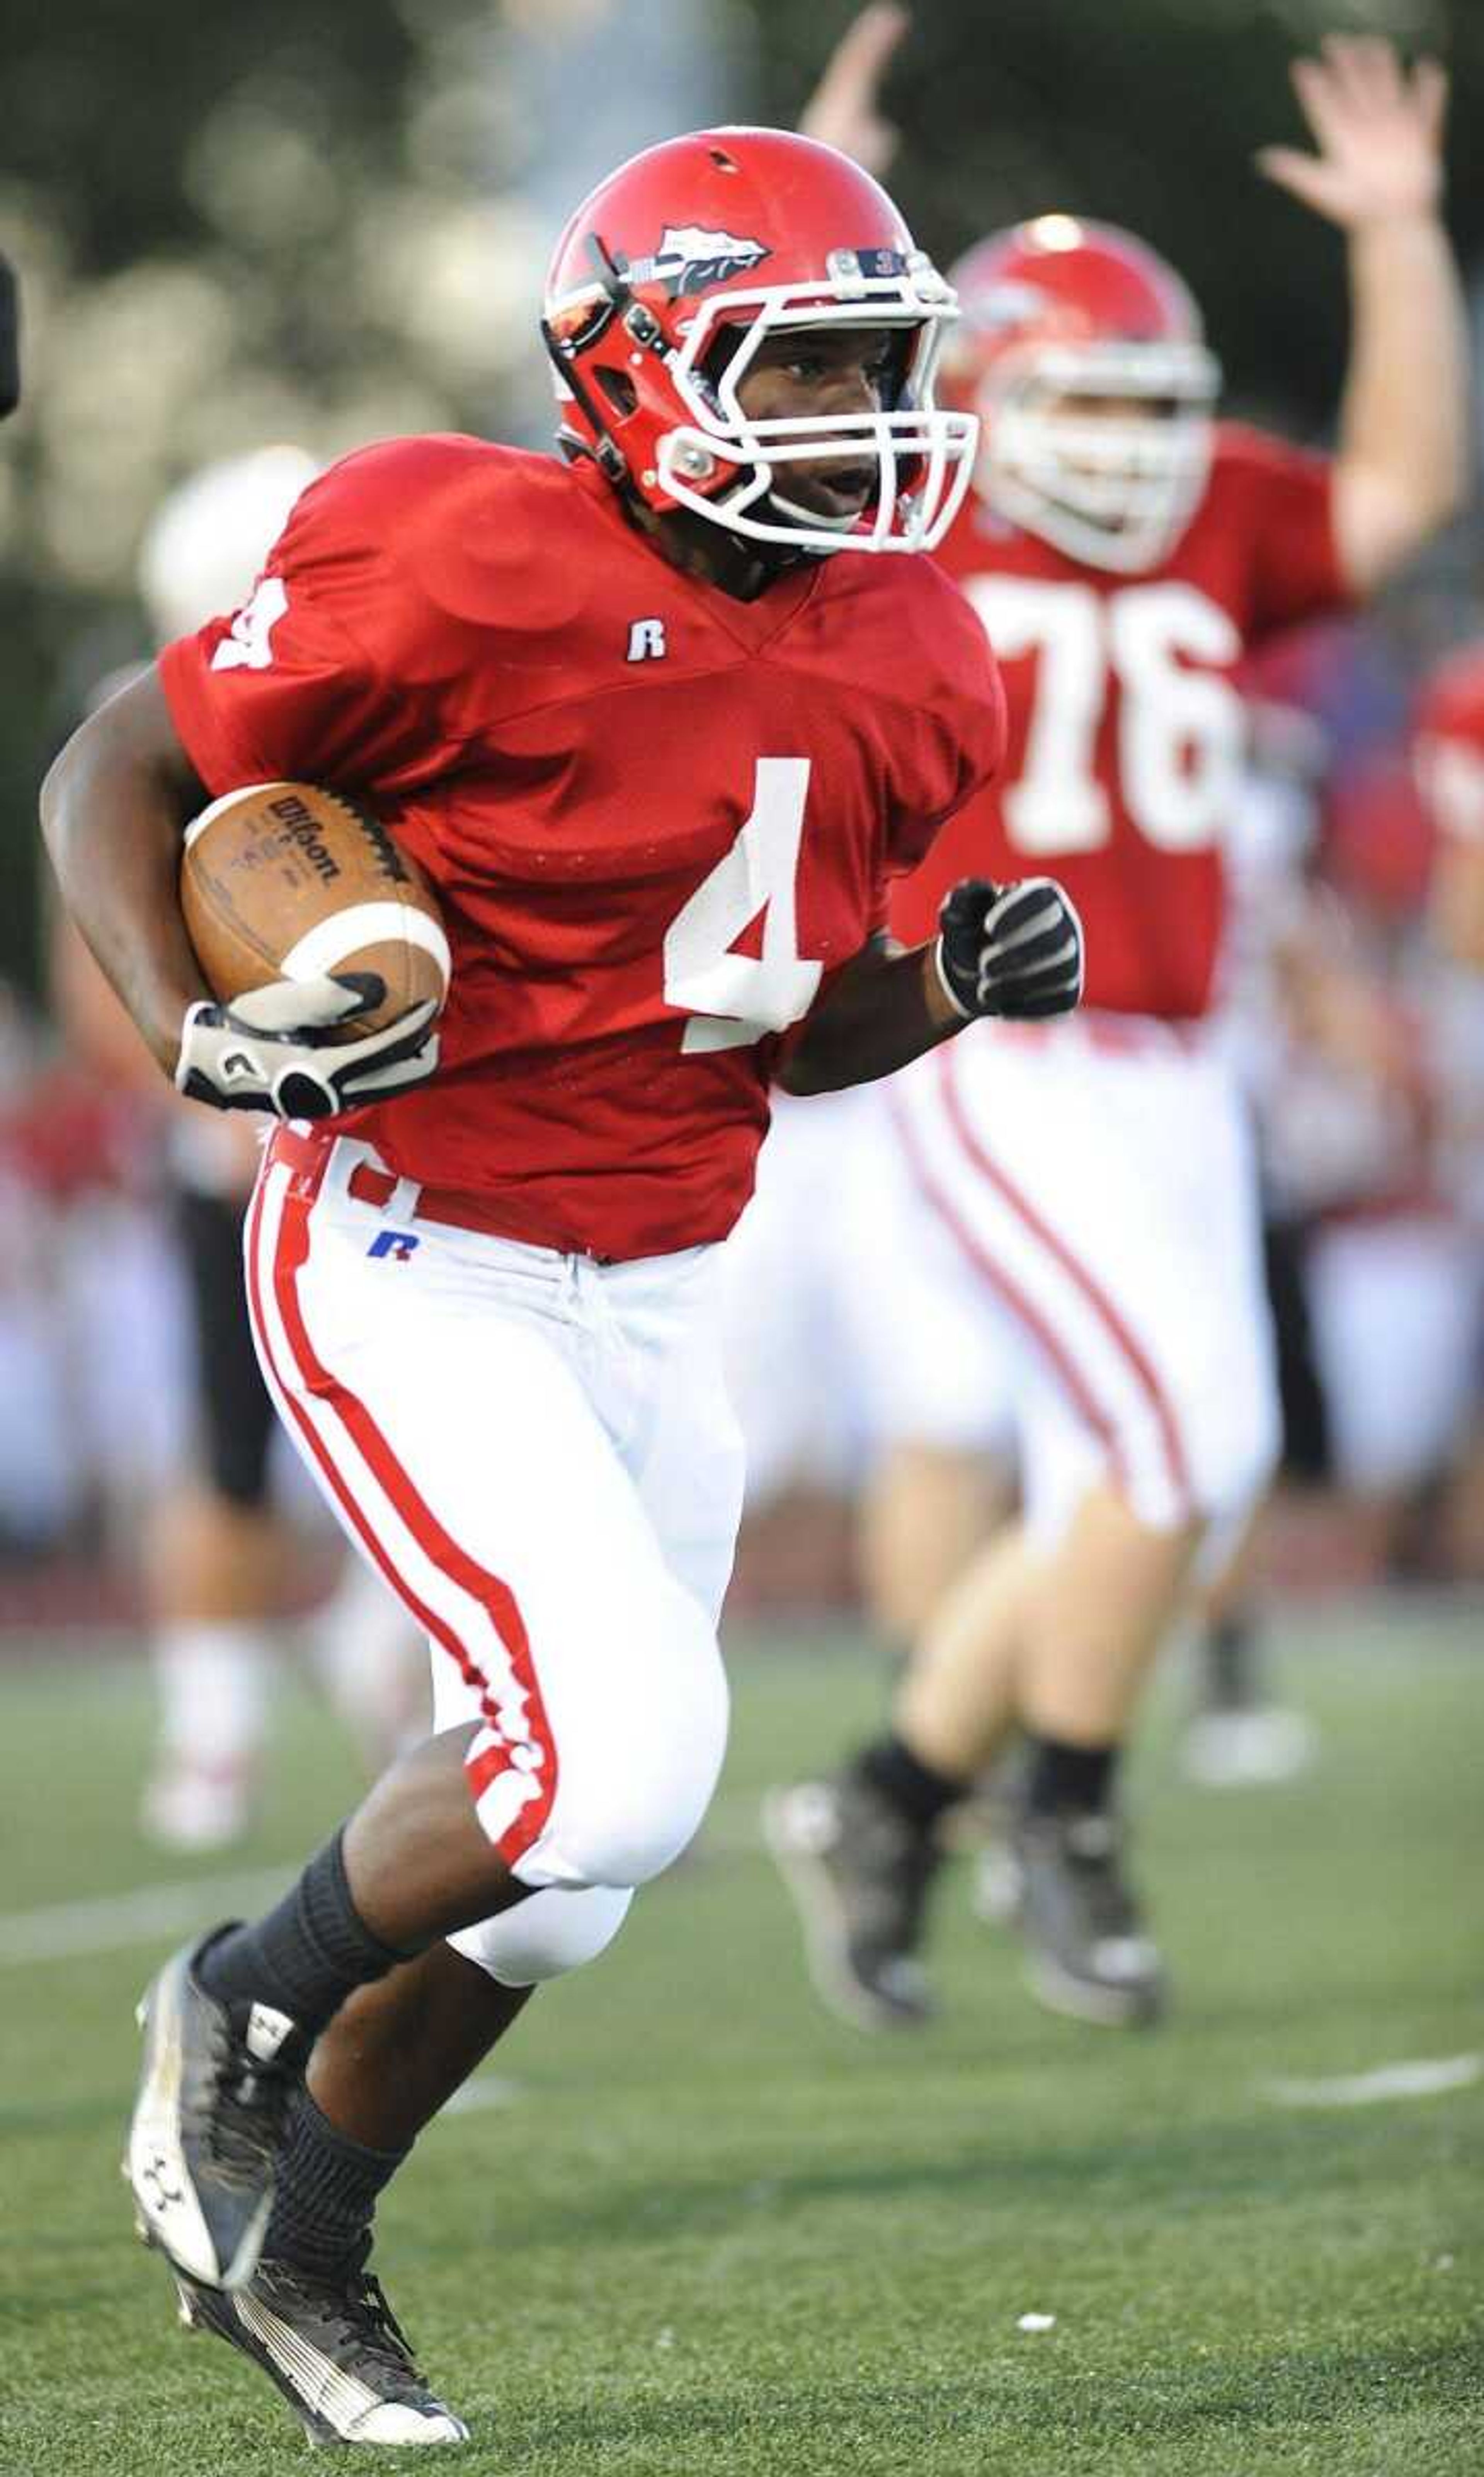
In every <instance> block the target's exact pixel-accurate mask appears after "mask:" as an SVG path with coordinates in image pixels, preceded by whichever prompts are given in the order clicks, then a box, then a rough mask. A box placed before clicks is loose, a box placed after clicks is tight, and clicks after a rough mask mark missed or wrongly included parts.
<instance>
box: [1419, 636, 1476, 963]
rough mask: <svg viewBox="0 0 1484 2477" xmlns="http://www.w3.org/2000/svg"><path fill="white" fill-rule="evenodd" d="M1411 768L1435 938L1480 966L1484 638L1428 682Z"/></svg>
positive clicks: (1448, 952) (1462, 959)
mask: <svg viewBox="0 0 1484 2477" xmlns="http://www.w3.org/2000/svg"><path fill="white" fill-rule="evenodd" d="M1416 770H1417V783H1418V788H1419V790H1420V791H1421V797H1422V803H1423V806H1424V808H1425V809H1426V812H1427V815H1428V818H1429V820H1430V822H1431V825H1432V829H1433V834H1434V837H1435V845H1434V858H1433V875H1432V919H1433V927H1434V929H1435V931H1436V934H1437V939H1438V943H1439V945H1440V946H1441V947H1442V949H1443V952H1444V953H1445V954H1446V955H1448V956H1451V957H1452V959H1453V961H1454V962H1455V963H1466V964H1468V965H1470V966H1471V968H1474V969H1484V643H1480V644H1471V645H1463V646H1460V647H1459V648H1458V650H1457V652H1456V653H1453V654H1450V655H1449V656H1448V658H1447V660H1446V662H1445V663H1440V664H1439V666H1438V668H1437V670H1436V671H1435V672H1434V673H1433V675H1432V677H1431V678H1430V679H1429V680H1428V681H1427V682H1426V684H1425V686H1424V688H1423V692H1422V695H1421V701H1420V704H1419V708H1418V718H1417V735H1416Z"/></svg>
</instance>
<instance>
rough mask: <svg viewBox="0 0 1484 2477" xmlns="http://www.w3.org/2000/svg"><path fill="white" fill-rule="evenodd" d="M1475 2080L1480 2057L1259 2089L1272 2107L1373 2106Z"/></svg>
mask: <svg viewBox="0 0 1484 2477" xmlns="http://www.w3.org/2000/svg"><path fill="white" fill-rule="evenodd" d="M1481 2080H1484V2056H1437V2057H1431V2058H1429V2057H1419V2058H1418V2059H1417V2060H1416V2061H1415V2062H1413V2063H1411V2064H1377V2065H1376V2066H1375V2068H1374V2069H1373V2070H1372V2071H1371V2072H1369V2073H1340V2074H1337V2075H1336V2076H1335V2077H1334V2078H1333V2079H1332V2080H1329V2081H1314V2082H1302V2081H1270V2082H1263V2083H1261V2084H1260V2085H1259V2088H1260V2090H1261V2093H1262V2096H1263V2097H1264V2098H1266V2099H1270V2100H1271V2101H1272V2103H1273V2105H1274V2106H1275V2107H1376V2106H1379V2105H1380V2103H1381V2102H1382V2101H1383V2100H1385V2099H1392V2098H1437V2097H1439V2096H1440V2095H1441V2094H1442V2092H1443V2091H1445V2090H1456V2089H1468V2088H1469V2087H1470V2085H1471V2083H1473V2082H1476V2081H1481Z"/></svg>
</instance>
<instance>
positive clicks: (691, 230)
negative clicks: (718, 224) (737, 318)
mask: <svg viewBox="0 0 1484 2477" xmlns="http://www.w3.org/2000/svg"><path fill="white" fill-rule="evenodd" d="M771 256H772V252H771V250H770V249H769V248H768V246H767V242H766V241H761V240H742V239H740V238H738V236H737V235H736V234H735V233H728V232H703V231H702V229H701V227H700V226H699V225H698V224H667V225H666V227H665V231H664V233H663V235H662V237H661V239H660V245H659V247H658V249H656V250H655V251H654V252H653V254H652V256H650V257H648V258H637V259H635V260H634V261H633V262H632V263H630V264H629V265H627V266H625V265H623V263H622V261H621V260H620V262H619V266H620V271H621V272H622V273H623V274H624V275H625V276H627V278H628V280H629V282H630V283H631V284H661V285H663V286H664V288H665V290H666V292H667V294H668V296H669V298H670V300H671V301H678V300H679V299H680V298H681V296H682V295H683V294H684V293H687V292H704V291H705V290H706V288H707V287H708V286H709V285H712V284H725V283H726V281H727V279H728V278H729V277H730V276H733V275H745V274H746V273H747V271H748V270H749V268H751V267H754V266H759V265H761V263H762V262H763V260H764V259H765V258H770V257H771Z"/></svg>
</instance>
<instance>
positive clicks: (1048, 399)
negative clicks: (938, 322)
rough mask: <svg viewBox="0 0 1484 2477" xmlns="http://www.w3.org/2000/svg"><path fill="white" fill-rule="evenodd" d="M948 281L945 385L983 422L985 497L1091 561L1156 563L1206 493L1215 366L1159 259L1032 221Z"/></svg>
mask: <svg viewBox="0 0 1484 2477" xmlns="http://www.w3.org/2000/svg"><path fill="white" fill-rule="evenodd" d="M949 281H950V282H951V283H952V284H953V285H954V286H955V288H956V289H957V291H958V295H959V303H960V309H961V312H962V315H963V325H962V327H961V330H960V333H959V336H958V337H957V338H955V339H954V348H953V358H952V362H951V364H950V366H949V368H948V369H947V370H946V371H945V373H944V377H945V384H946V389H947V391H948V392H949V394H950V396H951V398H952V400H954V401H956V402H960V403H964V404H968V405H971V406H972V407H973V409H974V410H975V411H976V412H977V413H979V414H980V416H981V419H982V422H983V430H982V434H981V442H982V443H981V450H980V460H979V469H978V477H977V478H978V487H979V488H980V489H981V491H982V492H983V494H984V496H985V498H986V499H987V500H988V501H989V503H990V505H991V506H992V507H993V508H994V509H996V510H997V511H998V513H1000V514H1002V515H1004V516H1005V517H1007V518H1008V519H1009V521H1010V522H1011V523H1012V524H1016V525H1022V526H1024V527H1025V528H1026V529H1027V530H1028V531H1029V532H1031V533H1035V534H1040V535H1042V536H1043V537H1044V538H1045V540H1047V541H1049V542H1054V543H1055V544H1056V545H1057V547H1058V548H1059V549H1061V550H1065V551H1068V552H1069V553H1070V554H1071V556H1072V557H1073V558H1074V559H1081V560H1086V561H1088V562H1090V563H1092V564H1093V565H1094V566H1095V567H1111V568H1119V569H1127V570H1138V569H1142V568H1147V567H1154V566H1156V565H1158V563H1159V562H1160V561H1161V560H1162V559H1164V558H1165V557H1166V555H1167V554H1168V553H1169V552H1170V550H1172V549H1173V547H1174V544H1175V542H1176V541H1177V540H1178V539H1179V537H1180V535H1181V534H1182V533H1183V532H1184V530H1185V527H1186V526H1187V524H1188V523H1189V522H1190V519H1191V517H1192V515H1193V514H1194V513H1195V509H1196V507H1197V506H1198V505H1199V502H1200V497H1201V493H1202V491H1203V490H1204V488H1205V486H1206V476H1207V472H1208V469H1209V465H1210V459H1211V411H1212V407H1213V405H1214V403H1215V401H1216V396H1217V392H1218V389H1219V388H1220V376H1221V374H1220V368H1219V366H1218V364H1217V363H1216V361H1215V359H1214V357H1213V356H1212V355H1211V354H1210V353H1209V352H1208V351H1207V350H1206V347H1205V344H1204V343H1203V341H1202V339H1201V321H1200V313H1199V311H1198V310H1197V309H1196V307H1195V301H1194V299H1193V298H1192V296H1191V294H1190V292H1189V291H1188V290H1187V288H1186V287H1185V285H1184V284H1183V283H1182V282H1181V280H1180V278H1179V276H1178V275H1176V273H1175V271H1174V269H1173V267H1172V266H1169V265H1167V264H1166V263H1165V261H1164V260H1163V259H1162V258H1159V257H1157V256H1156V254H1155V252H1154V251H1153V250H1151V249H1146V248H1145V246H1144V242H1143V241H1139V240H1135V238H1133V236H1132V234H1131V233H1125V232H1119V230H1118V229H1117V228H1116V226H1114V225H1112V224H1095V223H1086V222H1084V221H1083V220H1082V219H1081V217H1080V216H1072V215H1038V216H1037V217H1036V219H1035V221H1034V222H1032V223H1026V224H1018V225H1017V226H1016V227H1015V228H1014V230H1012V231H1009V232H1003V233H996V234H994V235H993V236H992V238H990V239H989V240H983V241H980V242H979V243H978V245H977V246H976V247H975V248H973V249H971V250H970V251H969V252H968V256H967V257H966V258H963V259H961V260H960V261H959V263H958V264H957V266H955V267H954V268H953V269H952V271H951V274H950V277H949ZM1079 408H1080V410H1079Z"/></svg>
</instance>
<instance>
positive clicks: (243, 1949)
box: [196, 1832, 409, 2038]
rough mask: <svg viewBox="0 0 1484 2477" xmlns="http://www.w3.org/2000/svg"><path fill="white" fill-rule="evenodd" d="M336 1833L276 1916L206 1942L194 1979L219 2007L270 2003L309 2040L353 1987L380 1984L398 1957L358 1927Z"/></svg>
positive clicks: (359, 1922) (362, 1926)
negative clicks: (287, 2016) (197, 1979)
mask: <svg viewBox="0 0 1484 2477" xmlns="http://www.w3.org/2000/svg"><path fill="white" fill-rule="evenodd" d="M340 1839H341V1835H340V1833H339V1832H338V1833H337V1834H336V1836H335V1838H334V1839H333V1840H327V1841H326V1843H325V1845H324V1847H323V1848H322V1849H321V1850H320V1851H319V1852H318V1854H317V1856H315V1857H314V1858H312V1859H311V1860H310V1862H309V1864H308V1865H307V1866H306V1867H305V1869H304V1872H303V1874H302V1875H301V1876H300V1877H299V1880H298V1882H297V1883H296V1884H295V1885H294V1886H293V1888H292V1889H291V1890H290V1891H289V1892H286V1893H285V1895H284V1897H283V1899H282V1900H281V1901H280V1902H279V1904H278V1907H277V1909H276V1910H269V1912H268V1914H267V1915H266V1917H263V1918H259V1919H258V1921H257V1923H256V1924H255V1925H253V1926H247V1927H229V1928H228V1929H227V1930H226V1932H225V1933H224V1934H222V1935H220V1936H218V1937H217V1938H216V1940H215V1942H214V1943H212V1944H209V1945H208V1946H207V1949H206V1951H205V1952H204V1953H203V1955H202V1957H201V1960H200V1963H199V1964H198V1965H197V1971H196V1975H197V1977H198V1978H199V1979H200V1982H201V1985H202V1986H203V1987H204V1988H205V1989H206V1991H207V1993H208V1994H209V1995H214V1996H215V1997H216V1999H217V2001H218V2003H222V2004H271V2005H272V2006H273V2007H274V2008H275V2009H276V2010H277V2011H278V2012H280V2013H287V2014H288V2015H289V2019H290V2020H291V2021H294V2022H297V2024H298V2026H299V2028H300V2029H301V2030H306V2031H308V2032H309V2034H310V2036H311V2037H312V2038H313V2037H317V2035H318V2033H319V2032H320V2031H321V2030H322V2029H323V2028H324V2026H325V2023H326V2022H327V2021H329V2020H331V2019H333V2017H334V2015H335V2014H337V2013H338V2012H339V2011H340V2006H341V2005H342V2004H343V2003H344V2001H345V1998H346V1996H347V1995H349V1994H350V1993H351V1991H352V1989H355V1988H357V1987H365V1985H367V1984H368V1982H369V1981H370V1980H371V1979H373V1978H385V1977H386V1974H387V1972H388V1970H389V1969H393V1968H394V1967H395V1966H396V1964H397V1963H398V1962H399V1961H405V1960H407V1959H408V1958H409V1956H408V1955H407V1954H406V1953H400V1952H393V1951H392V1949H391V1946H390V1944H385V1943H383V1942H382V1940H381V1939H380V1937H379V1936H374V1935H372V1933H371V1930H370V1928H369V1927H368V1926H367V1925H366V1924H365V1919H364V1918H363V1917H362V1916H361V1914H360V1913H359V1911H358V1910H357V1908H356V1905H355V1902H354V1901H353V1900H352V1899H351V1896H350V1886H349V1884H348V1883H347V1881H346V1878H345V1861H344V1858H343V1857H342V1855H341V1852H340Z"/></svg>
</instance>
